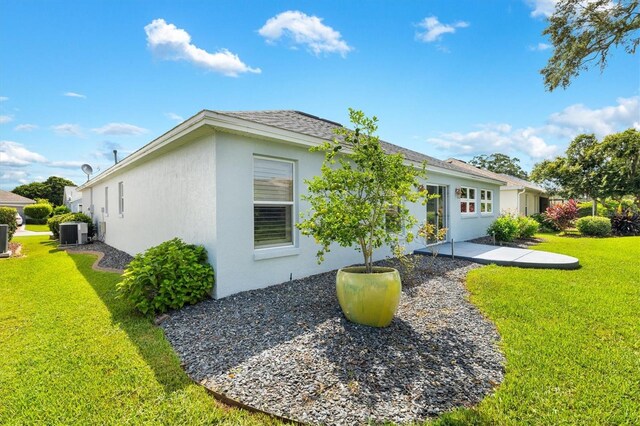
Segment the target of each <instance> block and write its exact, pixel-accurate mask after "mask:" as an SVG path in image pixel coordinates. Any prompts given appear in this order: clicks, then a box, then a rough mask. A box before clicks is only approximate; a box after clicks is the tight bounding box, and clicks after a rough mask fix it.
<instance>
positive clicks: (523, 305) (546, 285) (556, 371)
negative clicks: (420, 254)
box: [436, 235, 640, 425]
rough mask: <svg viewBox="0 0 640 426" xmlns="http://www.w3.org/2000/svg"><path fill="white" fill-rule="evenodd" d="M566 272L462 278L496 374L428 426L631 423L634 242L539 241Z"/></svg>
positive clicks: (637, 245) (638, 306)
mask: <svg viewBox="0 0 640 426" xmlns="http://www.w3.org/2000/svg"><path fill="white" fill-rule="evenodd" d="M544 238H545V239H547V240H548V242H546V243H543V244H541V245H539V246H537V247H536V249H539V250H546V251H552V252H558V253H564V254H568V255H571V256H575V257H577V258H579V259H580V264H581V265H582V267H581V268H580V269H578V270H574V271H558V270H533V269H519V268H504V267H498V266H488V267H484V268H481V269H477V270H474V271H472V272H471V273H470V274H469V276H468V279H467V283H468V288H469V290H470V292H471V301H472V302H473V303H474V304H476V305H477V306H479V307H480V309H481V310H482V311H483V312H484V313H485V314H486V315H487V316H488V317H489V318H490V319H491V320H492V321H494V322H495V323H496V324H497V327H498V330H499V332H500V335H501V336H502V350H503V351H504V353H505V356H506V360H507V362H506V376H505V380H504V382H503V383H502V385H501V386H500V387H499V388H498V389H497V391H496V392H495V394H494V395H492V396H491V397H489V398H486V399H485V400H484V401H483V402H482V403H481V404H480V405H479V406H478V407H476V409H473V410H458V411H455V412H453V413H450V414H447V415H445V416H443V417H442V418H440V419H439V420H438V421H437V422H436V424H441V425H454V424H478V425H482V424H549V425H551V424H553V425H555V424H590V425H597V424H602V425H604V424H607V425H613V424H616V425H618V424H620V425H622V424H628V425H635V424H640V237H627V238H605V239H596V238H570V237H555V236H547V235H545V236H544Z"/></svg>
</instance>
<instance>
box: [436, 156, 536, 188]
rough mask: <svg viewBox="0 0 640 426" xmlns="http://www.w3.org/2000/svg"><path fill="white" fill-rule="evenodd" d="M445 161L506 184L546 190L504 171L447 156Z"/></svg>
mask: <svg viewBox="0 0 640 426" xmlns="http://www.w3.org/2000/svg"><path fill="white" fill-rule="evenodd" d="M447 163H449V164H455V165H457V166H459V167H461V168H464V169H466V170H475V171H476V172H477V173H480V174H482V175H483V176H486V177H490V178H493V179H500V180H503V181H505V182H506V183H507V185H506V186H523V187H526V188H529V189H534V190H536V191H541V192H546V190H545V189H544V188H543V187H541V186H539V185H537V184H535V183H533V182H529V181H527V180H524V179H520V178H517V177H515V176H511V175H506V174H504V173H494V172H492V171H489V170H485V169H481V168H479V167H476V166H474V165H473V164H469V163H467V162H465V161H462V160H458V159H457V158H449V159H447Z"/></svg>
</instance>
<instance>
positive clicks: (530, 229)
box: [517, 216, 540, 238]
mask: <svg viewBox="0 0 640 426" xmlns="http://www.w3.org/2000/svg"><path fill="white" fill-rule="evenodd" d="M517 221H518V235H517V237H518V238H531V237H533V236H534V235H535V233H536V232H538V229H540V224H539V223H538V222H537V221H536V220H535V219H532V218H530V217H526V216H520V217H518V219H517Z"/></svg>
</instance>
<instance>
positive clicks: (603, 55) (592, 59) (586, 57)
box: [540, 0, 640, 91]
mask: <svg viewBox="0 0 640 426" xmlns="http://www.w3.org/2000/svg"><path fill="white" fill-rule="evenodd" d="M638 29H640V9H639V8H638V0H588V1H587V0H560V1H559V2H558V3H557V4H556V8H555V12H554V13H553V15H552V16H551V17H550V18H549V26H548V27H547V28H546V29H545V30H544V31H543V33H542V34H544V35H548V36H549V39H550V41H551V43H552V44H553V47H554V51H553V55H552V56H551V58H549V62H548V63H547V66H546V67H544V68H543V69H542V70H541V71H540V73H541V74H542V75H543V76H544V85H545V87H546V88H547V90H549V91H553V90H554V89H555V88H557V87H558V86H562V87H563V88H566V87H567V86H569V84H571V79H572V78H574V77H576V76H577V75H578V74H579V73H580V72H581V71H584V70H587V69H589V68H590V67H591V66H592V65H594V64H596V63H597V64H599V65H600V71H602V70H604V68H605V66H606V65H607V56H608V55H609V50H610V49H611V48H612V47H618V46H621V47H623V48H624V50H625V51H626V52H627V53H629V54H633V53H635V51H636V47H638V44H639V43H640V34H638Z"/></svg>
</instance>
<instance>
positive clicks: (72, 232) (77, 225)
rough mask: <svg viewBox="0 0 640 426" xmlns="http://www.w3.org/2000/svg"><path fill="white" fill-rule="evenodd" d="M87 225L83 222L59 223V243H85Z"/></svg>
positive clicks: (87, 233)
mask: <svg viewBox="0 0 640 426" xmlns="http://www.w3.org/2000/svg"><path fill="white" fill-rule="evenodd" d="M88 240H89V226H88V225H87V224H86V223H84V222H65V223H61V224H60V244H61V245H69V244H75V245H78V244H87V242H88Z"/></svg>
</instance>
